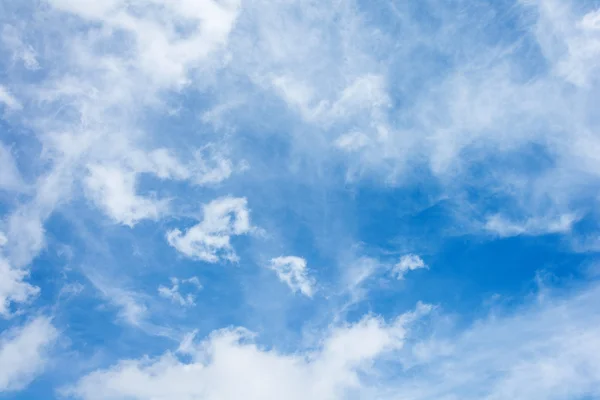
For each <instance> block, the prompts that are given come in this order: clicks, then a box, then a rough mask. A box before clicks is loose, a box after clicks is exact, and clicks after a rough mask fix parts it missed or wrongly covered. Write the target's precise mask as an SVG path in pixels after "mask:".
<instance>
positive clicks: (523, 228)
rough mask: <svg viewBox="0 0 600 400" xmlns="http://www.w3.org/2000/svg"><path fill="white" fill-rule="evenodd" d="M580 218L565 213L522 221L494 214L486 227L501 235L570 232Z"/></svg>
mask: <svg viewBox="0 0 600 400" xmlns="http://www.w3.org/2000/svg"><path fill="white" fill-rule="evenodd" d="M578 219H579V218H578V217H577V216H576V215H574V214H563V215H560V216H559V217H558V218H533V217H532V218H528V219H527V220H525V221H522V222H512V221H510V220H507V219H505V218H504V217H502V216H501V215H493V216H491V217H489V218H488V219H487V221H486V224H485V229H486V230H488V231H490V232H492V233H494V234H496V235H498V236H500V237H509V236H519V235H545V234H551V233H568V232H570V231H571V228H572V226H573V224H574V223H575V222H577V221H578Z"/></svg>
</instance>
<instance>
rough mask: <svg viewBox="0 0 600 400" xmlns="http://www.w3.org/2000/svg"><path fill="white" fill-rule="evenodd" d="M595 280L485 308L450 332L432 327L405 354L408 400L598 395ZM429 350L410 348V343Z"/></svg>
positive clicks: (548, 399)
mask: <svg viewBox="0 0 600 400" xmlns="http://www.w3.org/2000/svg"><path fill="white" fill-rule="evenodd" d="M598 300H600V290H599V287H598V286H595V287H591V288H588V289H585V290H583V291H581V292H579V293H577V294H575V295H571V296H569V297H565V298H560V297H559V298H554V299H551V298H546V299H544V300H541V301H538V302H536V303H533V304H531V305H528V306H527V307H522V308H520V309H518V310H516V311H515V312H514V313H512V315H491V316H490V317H489V318H487V319H484V320H482V321H478V322H476V323H475V324H473V325H472V326H471V327H470V328H468V329H466V330H465V331H463V332H461V333H460V334H458V335H457V336H455V337H449V336H447V335H444V334H442V333H436V335H435V337H432V338H431V339H426V340H423V341H419V342H418V343H417V344H415V347H414V349H411V353H412V357H414V358H411V357H409V359H407V360H404V363H405V366H407V367H409V368H410V369H409V372H410V371H415V372H416V371H419V372H418V373H417V376H416V377H415V379H404V380H403V382H402V383H401V384H398V385H397V386H395V387H394V388H393V390H397V393H402V394H403V396H404V398H406V399H411V400H425V399H448V400H450V399H465V400H470V399H487V400H500V399H515V400H538V399H539V400H570V399H579V398H596V397H598V396H600V389H599V388H600V385H599V384H600V365H599V364H598V362H597V356H596V354H598V351H600V339H599V338H600V335H599V334H600V328H599V327H600V314H599V313H598V312H597V307H595V304H597V302H598ZM421 345H424V346H425V347H426V348H428V349H429V350H428V351H424V352H423V351H420V352H415V351H413V350H415V349H421V350H422V349H424V347H423V346H421Z"/></svg>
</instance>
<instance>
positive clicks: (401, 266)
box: [392, 254, 428, 279]
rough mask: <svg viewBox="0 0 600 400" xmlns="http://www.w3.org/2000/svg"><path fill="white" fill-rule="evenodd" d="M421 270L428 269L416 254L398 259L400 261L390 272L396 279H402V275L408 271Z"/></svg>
mask: <svg viewBox="0 0 600 400" xmlns="http://www.w3.org/2000/svg"><path fill="white" fill-rule="evenodd" d="M422 268H428V267H427V264H425V262H424V261H423V259H421V257H419V256H418V255H416V254H406V255H404V256H402V257H401V258H400V261H399V262H398V264H396V265H395V266H394V268H393V269H392V272H393V273H394V274H395V275H396V277H397V278H398V279H404V275H406V273H407V272H408V271H414V270H416V269H422Z"/></svg>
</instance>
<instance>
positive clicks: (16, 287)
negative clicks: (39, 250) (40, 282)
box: [0, 232, 40, 318]
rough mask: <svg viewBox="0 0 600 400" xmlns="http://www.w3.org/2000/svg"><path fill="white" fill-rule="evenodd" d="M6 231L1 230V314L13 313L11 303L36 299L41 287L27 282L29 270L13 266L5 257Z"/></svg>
mask: <svg viewBox="0 0 600 400" xmlns="http://www.w3.org/2000/svg"><path fill="white" fill-rule="evenodd" d="M7 241H8V240H7V238H6V236H5V235H4V233H2V232H0V276H2V279H0V316H2V317H4V318H8V317H10V316H11V315H12V312H11V304H26V303H28V302H29V301H31V300H32V299H34V298H35V297H36V296H37V295H38V293H39V291H40V289H39V288H38V287H36V286H33V285H31V284H29V283H27V282H25V278H27V277H28V276H29V273H28V271H27V270H24V269H21V268H16V267H13V266H11V264H10V263H9V261H8V260H7V259H6V258H5V257H4V254H3V252H2V247H3V246H4V245H5V244H6V243H7Z"/></svg>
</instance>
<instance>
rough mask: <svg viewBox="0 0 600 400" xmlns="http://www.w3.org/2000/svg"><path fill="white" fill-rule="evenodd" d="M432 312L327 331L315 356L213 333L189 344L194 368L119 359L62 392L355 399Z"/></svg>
mask: <svg viewBox="0 0 600 400" xmlns="http://www.w3.org/2000/svg"><path fill="white" fill-rule="evenodd" d="M428 310H429V307H427V306H423V305H420V306H419V307H418V309H417V311H416V312H414V313H407V314H405V315H402V316H400V317H398V318H397V319H396V320H395V321H393V322H392V323H389V324H388V323H385V322H384V321H382V320H381V319H379V318H375V317H365V318H364V319H362V320H361V321H359V322H357V323H355V324H353V325H347V326H339V327H336V328H333V329H332V330H331V331H330V332H328V333H327V334H326V335H325V336H324V337H323V339H322V341H320V342H319V343H316V346H315V348H314V349H312V350H307V351H306V352H304V353H297V354H282V353H279V352H277V351H275V350H267V349H263V348H261V347H259V346H258V345H256V344H255V343H253V341H252V335H251V334H249V333H248V332H247V331H245V330H243V329H234V330H231V329H229V330H221V331H216V332H213V334H211V335H210V336H209V337H208V338H207V339H206V340H205V341H204V342H203V343H200V344H199V345H197V346H194V345H192V344H191V343H190V340H189V338H188V340H186V343H185V346H182V347H181V349H182V350H185V352H186V353H188V355H190V356H191V358H192V361H191V362H187V363H186V362H182V361H180V360H179V359H178V358H177V356H176V355H175V354H172V353H166V354H165V355H163V356H161V357H158V358H154V359H148V358H144V359H141V360H127V361H122V362H120V363H118V364H116V365H114V366H113V367H111V368H109V369H106V370H99V371H96V372H92V373H90V374H89V375H87V376H85V377H83V378H82V379H81V380H80V381H79V382H78V383H77V384H76V385H74V386H73V387H71V388H68V389H66V390H65V393H66V394H69V395H71V396H73V397H75V398H81V399H85V400H94V399H106V400H109V399H122V398H131V399H140V400H141V399H156V400H159V399H171V398H178V399H181V400H186V399H189V400H191V399H196V400H201V399H202V400H203V399H206V400H209V399H215V400H216V399H219V400H228V399H231V400H233V399H240V398H244V399H249V400H250V399H257V400H258V399H261V400H268V399H273V400H275V399H282V398H285V399H307V398H310V399H316V400H326V399H340V398H357V396H360V394H361V393H363V387H362V384H363V381H364V380H365V379H366V378H367V376H370V373H371V372H372V366H373V362H374V361H375V360H377V359H379V358H381V357H382V356H384V355H386V354H389V353H390V352H393V351H394V350H397V349H399V348H401V347H402V345H403V343H404V338H405V334H406V329H407V326H408V325H409V324H410V323H411V322H412V321H413V320H414V319H415V318H418V317H419V316H421V315H422V314H424V313H427V312H428Z"/></svg>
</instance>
